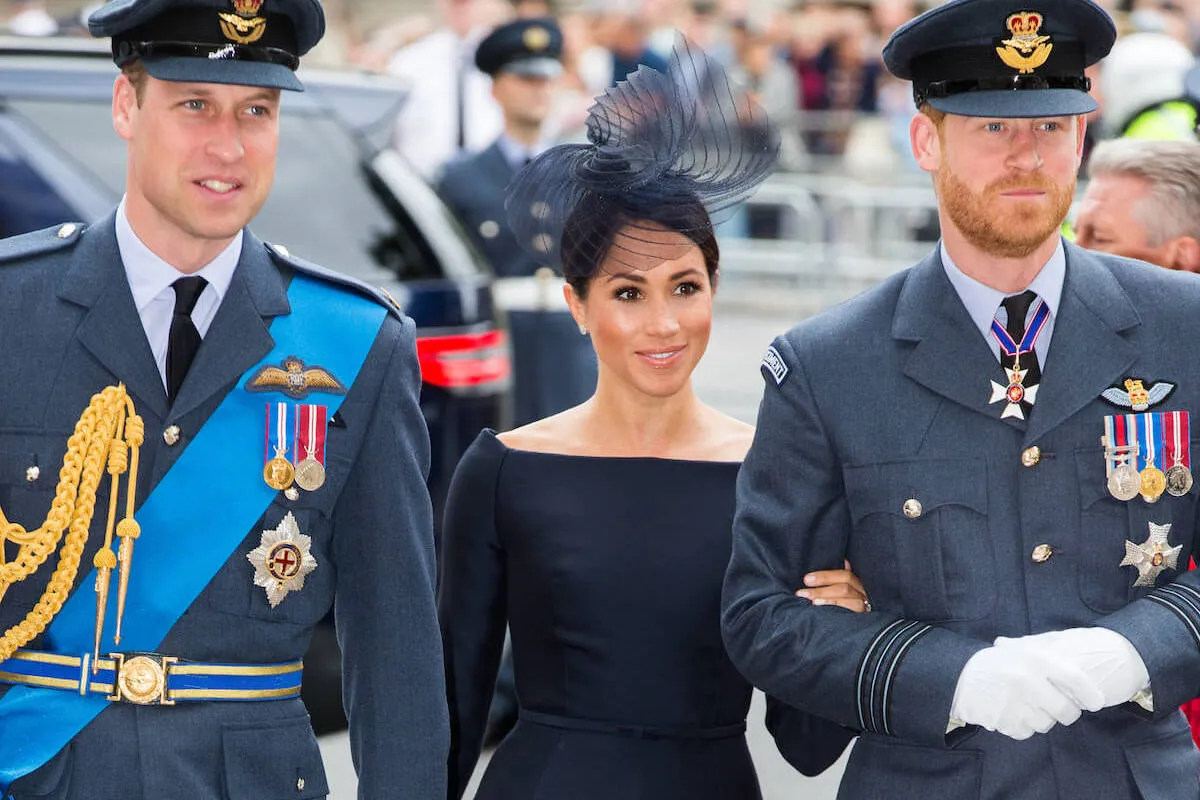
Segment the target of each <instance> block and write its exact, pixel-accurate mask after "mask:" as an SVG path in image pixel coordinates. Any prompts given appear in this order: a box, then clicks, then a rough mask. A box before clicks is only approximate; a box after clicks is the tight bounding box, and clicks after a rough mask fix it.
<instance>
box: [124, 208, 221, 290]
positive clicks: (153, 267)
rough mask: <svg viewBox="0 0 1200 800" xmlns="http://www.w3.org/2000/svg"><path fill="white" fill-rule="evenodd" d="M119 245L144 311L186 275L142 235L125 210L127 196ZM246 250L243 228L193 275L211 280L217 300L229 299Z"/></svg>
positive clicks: (129, 276)
mask: <svg viewBox="0 0 1200 800" xmlns="http://www.w3.org/2000/svg"><path fill="white" fill-rule="evenodd" d="M117 247H118V248H119V249H120V251H121V261H122V262H123V263H124V265H125V277H126V279H127V280H128V281H129V288H130V290H131V291H132V293H133V303H134V305H135V306H137V310H138V313H141V312H142V311H143V310H144V309H145V308H146V306H148V305H150V302H151V301H152V300H154V299H155V298H156V297H158V296H159V295H160V294H162V293H163V292H164V291H166V290H167V289H169V288H170V287H171V284H173V283H174V282H175V281H176V280H178V279H179V278H182V277H184V273H182V272H180V271H179V270H177V269H175V267H173V266H171V265H170V264H168V263H167V262H166V261H163V260H162V259H161V258H159V257H158V256H157V255H155V253H154V251H152V250H151V249H150V248H149V247H147V246H146V245H145V243H143V242H142V240H141V239H139V238H138V235H137V234H136V233H134V231H133V227H132V226H131V225H130V224H129V217H128V216H126V214H125V199H124V198H122V199H121V205H119V206H118V207H117ZM241 253H242V231H238V232H237V235H236V236H234V237H233V241H231V242H230V243H229V244H228V246H226V248H225V249H224V250H222V251H221V252H220V253H218V254H217V257H216V258H214V259H213V260H212V261H210V262H208V263H207V264H205V265H204V267H202V268H201V269H200V270H198V271H197V272H193V273H191V274H193V275H199V276H200V277H202V278H204V279H205V280H207V281H208V285H209V286H211V287H212V288H213V289H214V290H215V291H216V293H217V304H218V305H220V303H221V301H222V300H224V299H225V293H226V292H227V291H229V284H230V283H231V282H232V281H233V272H234V270H235V269H237V265H238V261H239V259H240V258H241Z"/></svg>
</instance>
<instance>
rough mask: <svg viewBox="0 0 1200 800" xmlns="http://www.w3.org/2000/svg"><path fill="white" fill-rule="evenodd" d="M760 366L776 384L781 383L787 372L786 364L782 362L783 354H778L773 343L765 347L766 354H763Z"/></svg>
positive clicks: (780, 384) (779, 384)
mask: <svg viewBox="0 0 1200 800" xmlns="http://www.w3.org/2000/svg"><path fill="white" fill-rule="evenodd" d="M762 367H763V369H765V370H766V371H767V372H769V373H770V374H771V377H772V378H774V379H775V385H776V386H782V385H783V379H784V378H786V377H787V374H788V365H787V364H785V363H784V361H783V356H781V355H779V351H778V350H776V349H775V346H774V345H772V346H771V347H768V348H767V352H766V355H764V356H763V360H762Z"/></svg>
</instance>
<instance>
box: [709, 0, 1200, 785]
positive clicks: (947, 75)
mask: <svg viewBox="0 0 1200 800" xmlns="http://www.w3.org/2000/svg"><path fill="white" fill-rule="evenodd" d="M1114 36H1115V30H1114V27H1113V24H1112V22H1111V20H1110V19H1109V17H1108V16H1107V14H1106V13H1105V12H1104V11H1103V10H1102V9H1101V8H1100V7H1099V6H1097V5H1095V4H1093V3H1091V2H1090V1H1089V0H1045V2H1041V3H1035V4H1032V5H1025V4H1020V3H1017V2H1014V0H951V1H950V2H948V3H946V4H944V5H942V6H939V7H937V8H935V9H933V10H931V11H929V12H927V13H925V14H923V15H921V16H920V17H918V18H916V19H915V20H913V21H911V22H910V23H908V24H906V25H904V26H903V27H901V28H900V29H899V30H897V31H896V33H895V34H894V35H893V36H892V38H891V39H890V41H889V42H888V44H887V46H886V48H885V49H884V60H885V62H886V64H887V66H888V68H889V69H890V70H891V71H892V73H893V74H895V75H897V76H898V77H900V78H903V79H907V80H911V81H912V83H913V93H914V98H915V100H916V105H917V107H918V109H919V113H918V114H917V115H916V116H915V117H914V119H913V121H912V123H911V125H910V134H911V141H912V147H913V152H914V154H915V156H916V159H917V162H918V164H920V165H921V167H922V168H923V169H925V170H926V171H927V172H929V173H931V175H932V176H933V179H934V184H935V188H936V190H937V195H938V209H939V218H940V222H941V228H942V241H941V243H940V246H939V248H938V249H937V250H936V251H935V252H933V253H932V254H931V255H930V256H929V257H928V258H926V259H925V260H924V261H923V262H922V263H920V264H918V265H916V266H915V267H913V268H912V269H909V270H906V271H904V272H902V273H900V274H898V275H895V276H893V277H892V278H890V279H888V280H886V281H884V282H883V283H882V284H881V285H879V286H878V287H876V288H874V289H872V290H870V291H868V292H866V293H865V294H863V295H862V296H860V297H858V298H856V299H855V300H852V301H850V302H849V303H847V304H844V305H842V306H840V307H839V308H837V309H834V310H832V311H830V312H828V313H826V314H823V315H820V316H818V317H816V318H814V319H812V320H809V321H807V322H804V323H802V324H800V325H798V326H797V327H795V328H793V329H792V330H791V331H789V332H788V333H786V334H784V335H783V336H780V337H779V338H777V339H776V340H775V342H774V343H773V344H772V346H771V347H770V349H769V350H768V352H767V356H766V358H765V359H764V362H763V375H764V379H765V384H766V389H765V393H764V398H763V401H762V406H761V408H760V411H759V419H758V432H757V438H756V439H755V442H754V445H753V447H752V448H751V451H750V453H749V455H748V456H747V458H746V460H745V464H744V466H743V468H742V471H741V474H740V477H739V483H738V510H737V514H736V517H735V521H734V551H733V556H732V559H731V563H730V566H729V571H728V574H727V577H726V583H725V593H724V600H723V629H724V634H725V641H726V644H727V646H728V648H729V651H730V654H731V656H732V658H733V660H734V661H735V663H737V664H738V666H739V668H740V669H741V670H742V671H743V672H744V673H745V674H746V675H747V676H748V677H749V678H750V679H751V680H752V681H753V682H754V683H755V684H756V685H758V686H760V687H761V688H763V689H764V690H766V691H767V692H769V693H771V694H772V695H774V696H776V697H779V698H781V699H783V700H785V701H787V702H789V703H791V704H793V705H795V706H798V707H800V708H803V709H805V710H809V711H812V712H815V713H818V714H820V715H822V716H825V717H828V718H830V719H833V720H836V721H838V722H841V723H842V724H844V725H847V726H850V727H853V728H856V729H858V730H859V731H861V738H860V740H859V742H858V744H857V745H856V746H855V748H854V751H853V754H852V756H851V758H850V762H849V765H848V767H847V770H846V773H845V777H844V779H843V782H842V786H841V793H840V797H844V798H856V799H858V798H889V799H891V798H933V797H936V798H955V799H956V800H966V798H981V799H984V798H986V800H999V799H1000V798H1004V800H1045V799H1046V798H1064V799H1065V798H1077V797H1104V798H1112V799H1113V800H1121V799H1125V800H1135V798H1136V799H1138V800H1168V798H1170V800H1179V799H1180V798H1185V797H1186V798H1197V797H1200V785H1198V783H1197V767H1198V766H1200V756H1198V754H1197V752H1196V748H1195V746H1194V745H1193V744H1192V741H1191V737H1190V736H1189V733H1188V728H1187V724H1186V722H1185V720H1184V718H1183V716H1182V714H1181V713H1180V711H1179V705H1180V703H1182V702H1183V701H1185V700H1188V699H1190V698H1192V697H1193V696H1195V695H1196V694H1197V692H1198V691H1200V575H1197V574H1196V573H1194V572H1192V573H1186V572H1183V570H1185V569H1186V568H1187V563H1188V556H1189V555H1190V554H1191V552H1192V551H1193V548H1194V539H1195V536H1196V527H1197V491H1196V489H1195V488H1193V486H1192V481H1191V473H1190V441H1191V438H1190V436H1189V432H1188V431H1189V426H1188V412H1189V411H1190V410H1193V409H1196V408H1200V380H1198V379H1197V377H1196V375H1197V373H1196V369H1195V355H1194V352H1193V350H1194V345H1193V344H1192V343H1193V342H1194V341H1195V340H1196V339H1197V337H1200V283H1197V280H1196V278H1195V276H1192V275H1183V274H1178V273H1170V272H1168V271H1166V270H1157V269H1151V268H1149V267H1148V266H1147V265H1146V264H1144V263H1142V262H1137V261H1131V260H1128V259H1122V258H1117V257H1113V256H1107V255H1102V254H1096V253H1090V252H1087V251H1084V250H1081V249H1079V248H1077V247H1075V246H1073V245H1071V244H1068V243H1065V242H1063V241H1062V239H1061V237H1060V236H1059V233H1058V230H1059V226H1060V224H1061V223H1062V220H1063V218H1064V216H1065V215H1066V212H1067V209H1068V207H1069V205H1070V203H1071V199H1072V195H1073V190H1074V182H1075V174H1076V171H1077V169H1078V165H1079V162H1080V157H1081V153H1082V147H1083V141H1084V126H1085V115H1086V114H1088V113H1089V112H1091V111H1092V110H1094V108H1095V104H1094V102H1093V101H1092V100H1091V99H1090V98H1089V96H1088V95H1087V93H1086V92H1087V89H1088V82H1087V80H1086V79H1085V77H1084V69H1085V67H1087V66H1088V65H1090V64H1092V63H1094V62H1096V61H1098V60H1099V59H1100V58H1102V57H1103V56H1104V54H1105V53H1107V52H1108V50H1109V47H1110V46H1111V45H1112V42H1113V39H1114ZM843 558H849V560H850V562H851V563H852V564H854V568H855V571H856V572H857V573H858V574H859V575H860V576H861V578H862V580H863V583H864V585H865V586H866V588H867V591H868V592H869V594H870V599H871V603H872V604H873V609H874V610H873V612H870V613H866V614H848V613H843V612H841V611H840V610H838V609H832V608H829V607H816V606H813V605H811V604H810V603H809V602H807V601H806V600H803V599H800V598H798V597H796V596H795V594H794V587H795V585H797V580H798V579H799V577H800V576H801V575H803V574H804V573H805V572H807V571H809V570H813V569H820V568H825V567H832V566H837V565H839V564H841V563H842V559H843Z"/></svg>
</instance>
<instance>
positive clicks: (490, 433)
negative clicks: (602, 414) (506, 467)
mask: <svg viewBox="0 0 1200 800" xmlns="http://www.w3.org/2000/svg"><path fill="white" fill-rule="evenodd" d="M482 433H483V434H484V435H486V436H487V437H489V438H490V439H491V440H492V441H494V442H495V443H496V444H498V445H499V446H500V447H502V448H504V450H505V451H506V452H509V453H519V454H520V455H524V456H546V457H547V458H559V459H568V460H575V461H592V462H602V461H613V462H622V463H633V462H649V463H662V464H713V465H715V466H720V467H741V466H742V462H741V461H716V460H713V459H707V458H667V457H665V456H581V455H576V454H574V453H554V452H548V451H545V450H525V449H522V448H520V447H509V446H508V445H507V444H505V443H504V442H502V441H501V440H500V436H499V435H498V434H497V433H496V431H494V430H493V429H491V428H484V429H483V431H482Z"/></svg>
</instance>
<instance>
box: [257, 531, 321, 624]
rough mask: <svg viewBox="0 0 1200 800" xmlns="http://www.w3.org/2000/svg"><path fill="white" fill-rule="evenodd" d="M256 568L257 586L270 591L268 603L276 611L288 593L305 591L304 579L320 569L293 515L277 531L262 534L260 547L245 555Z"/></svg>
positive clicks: (310, 539) (268, 592) (310, 540)
mask: <svg viewBox="0 0 1200 800" xmlns="http://www.w3.org/2000/svg"><path fill="white" fill-rule="evenodd" d="M246 558H247V559H249V560H250V563H251V564H253V565H254V585H255V586H261V587H262V588H264V589H266V590H267V602H269V603H270V604H271V608H275V607H276V606H278V605H279V604H280V603H281V602H282V601H283V598H285V597H287V595H288V592H298V591H300V590H301V589H303V588H304V576H306V575H308V574H309V573H310V572H312V571H313V570H314V569H316V568H317V559H316V558H314V557H313V554H312V537H310V536H305V535H304V534H302V533H301V532H300V526H299V525H297V524H296V518H295V517H294V516H292V512H290V511H289V512H288V514H287V516H286V517H284V518H283V519H282V520H280V522H279V526H278V527H276V528H275V529H274V530H266V531H263V534H262V541H261V542H259V545H258V547H256V548H254V549H253V550H251V551H250V552H249V553H247V554H246Z"/></svg>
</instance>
